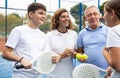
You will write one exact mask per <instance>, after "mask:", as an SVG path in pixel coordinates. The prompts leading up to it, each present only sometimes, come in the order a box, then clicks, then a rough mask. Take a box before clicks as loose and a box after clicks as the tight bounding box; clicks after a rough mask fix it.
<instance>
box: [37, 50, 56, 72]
mask: <svg viewBox="0 0 120 78" xmlns="http://www.w3.org/2000/svg"><path fill="white" fill-rule="evenodd" d="M53 55H57V54H55V53H54V52H52V51H44V52H43V53H41V54H40V55H39V57H38V58H37V59H36V67H35V68H37V69H36V70H37V71H39V72H40V73H43V74H49V73H50V72H52V71H53V70H54V68H55V66H56V64H55V63H52V56H53Z"/></svg>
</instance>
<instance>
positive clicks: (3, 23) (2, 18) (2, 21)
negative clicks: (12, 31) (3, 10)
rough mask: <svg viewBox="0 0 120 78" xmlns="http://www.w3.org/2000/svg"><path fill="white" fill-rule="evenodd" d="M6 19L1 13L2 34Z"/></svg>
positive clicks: (0, 32)
mask: <svg viewBox="0 0 120 78" xmlns="http://www.w3.org/2000/svg"><path fill="white" fill-rule="evenodd" d="M4 20H5V18H4V15H3V14H0V35H1V34H2V32H3V31H4V25H5V22H4Z"/></svg>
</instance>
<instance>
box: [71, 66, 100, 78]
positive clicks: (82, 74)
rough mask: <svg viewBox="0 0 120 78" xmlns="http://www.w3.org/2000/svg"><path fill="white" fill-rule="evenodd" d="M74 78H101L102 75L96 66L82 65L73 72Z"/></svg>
mask: <svg viewBox="0 0 120 78" xmlns="http://www.w3.org/2000/svg"><path fill="white" fill-rule="evenodd" d="M73 78H100V73H99V70H98V69H97V68H96V67H94V66H91V65H89V64H80V65H79V66H77V67H76V68H75V69H74V70H73Z"/></svg>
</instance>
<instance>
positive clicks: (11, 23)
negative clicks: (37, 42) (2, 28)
mask: <svg viewBox="0 0 120 78" xmlns="http://www.w3.org/2000/svg"><path fill="white" fill-rule="evenodd" d="M21 21H22V18H21V17H20V16H19V15H18V14H15V13H12V14H9V15H8V16H7V26H8V30H9V31H10V30H11V29H13V28H14V27H15V26H19V25H21V24H22V22H21Z"/></svg>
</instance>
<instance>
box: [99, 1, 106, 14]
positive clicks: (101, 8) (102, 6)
mask: <svg viewBox="0 0 120 78" xmlns="http://www.w3.org/2000/svg"><path fill="white" fill-rule="evenodd" d="M106 2H107V1H105V2H104V3H103V4H102V5H101V6H100V13H101V14H102V15H104V13H103V9H104V5H105V3H106Z"/></svg>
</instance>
